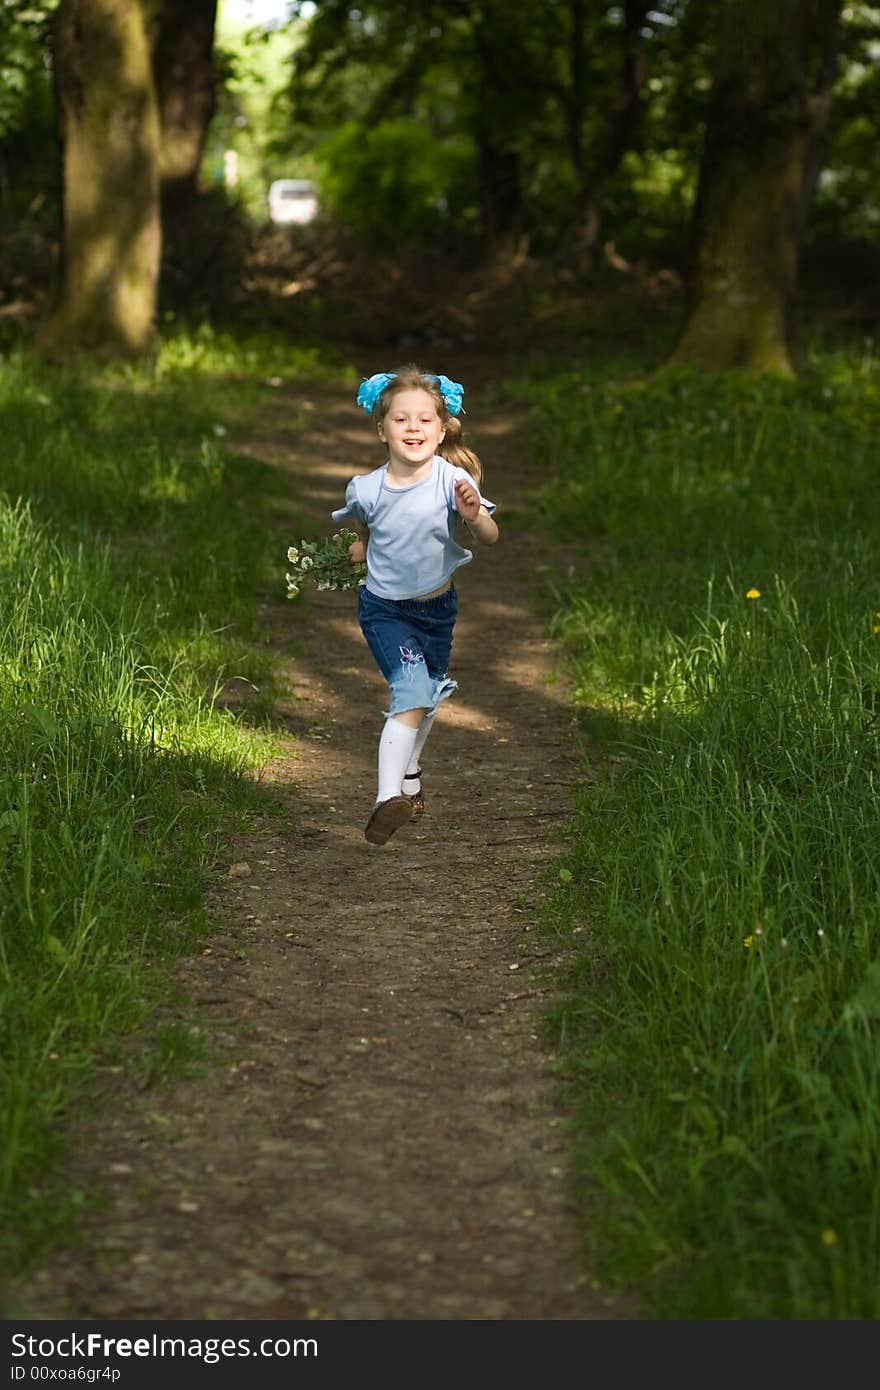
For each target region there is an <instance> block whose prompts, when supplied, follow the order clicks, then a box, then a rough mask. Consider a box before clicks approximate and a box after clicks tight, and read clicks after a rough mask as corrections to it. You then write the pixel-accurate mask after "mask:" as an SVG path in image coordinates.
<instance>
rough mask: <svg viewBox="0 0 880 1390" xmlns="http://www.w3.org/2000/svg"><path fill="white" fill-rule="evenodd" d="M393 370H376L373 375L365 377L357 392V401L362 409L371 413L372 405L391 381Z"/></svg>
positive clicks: (393, 374)
mask: <svg viewBox="0 0 880 1390" xmlns="http://www.w3.org/2000/svg"><path fill="white" fill-rule="evenodd" d="M395 375H396V373H395V372H376V373H375V375H373V376H368V377H366V378H365V379H364V380H363V381H362V382H361V385H360V390H359V391H358V393H357V403H358V405H362V406H363V408H364V410H366V411H367V412H368V413H369V414H372V412H373V407H374V406H375V404H376V402H377V400H378V399H379V397H380V396H381V394H382V392H383V391H384V390H385V387H386V386H387V385H388V383H389V381H393V380H394V377H395Z"/></svg>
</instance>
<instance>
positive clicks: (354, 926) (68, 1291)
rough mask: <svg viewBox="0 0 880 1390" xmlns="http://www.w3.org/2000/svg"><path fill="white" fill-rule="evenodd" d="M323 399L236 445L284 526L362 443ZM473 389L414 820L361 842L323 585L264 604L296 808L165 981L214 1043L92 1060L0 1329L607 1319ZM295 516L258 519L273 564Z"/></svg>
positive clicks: (555, 750)
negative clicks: (85, 1190) (590, 1251)
mask: <svg viewBox="0 0 880 1390" xmlns="http://www.w3.org/2000/svg"><path fill="white" fill-rule="evenodd" d="M457 369H458V364H457ZM459 375H460V376H461V378H462V379H463V380H465V381H466V382H467V383H468V385H469V391H471V387H472V382H471V379H470V378H469V377H468V376H466V375H465V369H464V367H463V366H462V367H461V368H460V370H459ZM351 394H352V392H351V390H350V388H347V387H339V386H337V387H335V388H333V389H331V388H329V387H328V388H321V389H320V390H315V391H313V392H312V393H311V394H310V395H309V396H308V397H307V399H303V398H302V397H299V396H295V395H294V394H293V393H291V394H290V395H289V396H285V395H284V394H283V393H281V392H276V393H274V394H273V395H272V398H271V402H270V404H269V406H268V407H267V411H266V413H265V415H264V417H263V421H262V424H261V430H260V435H259V437H254V438H252V439H251V440H249V441H248V447H249V448H252V449H253V450H254V451H256V452H259V453H260V455H261V457H264V458H270V459H271V460H273V461H274V462H275V463H276V464H277V466H278V467H281V468H285V469H289V470H290V473H291V499H292V502H293V501H295V498H296V495H297V493H301V495H302V496H304V498H305V506H306V507H307V509H308V512H309V521H308V522H307V523H306V525H307V527H309V528H310V529H311V530H312V533H324V532H325V530H326V529H327V528H328V526H329V524H330V523H329V520H328V513H329V511H330V508H331V507H332V506H336V505H339V499H340V498H341V495H342V489H343V485H344V482H345V481H346V479H347V478H348V477H349V476H350V475H351V473H353V472H355V471H357V470H358V469H359V468H365V469H366V468H368V467H372V466H375V464H376V463H377V462H379V461H381V460H380V459H379V458H378V456H377V452H376V446H375V445H373V444H372V442H371V439H370V433H369V426H368V424H367V422H366V421H365V417H364V416H363V414H362V412H360V411H358V410H357V408H356V407H355V406H354V405H352V404H348V401H349V398H350V396H351ZM472 395H473V398H474V401H475V404H474V407H473V411H472V413H473V415H474V417H475V421H476V418H477V416H478V414H479V424H478V425H477V424H476V423H475V426H474V431H473V438H474V441H475V442H476V444H477V446H478V448H479V450H480V452H481V454H482V455H483V457H484V460H485V463H486V468H487V481H486V491H487V493H488V495H489V496H490V497H492V498H493V500H495V501H497V502H498V504H499V512H498V519H499V523H500V525H501V527H502V540H501V543H500V544H499V545H498V546H496V547H494V548H493V549H492V550H488V551H478V552H477V554H476V556H475V560H474V563H473V564H472V565H470V566H468V567H466V568H465V569H464V570H463V571H461V572H460V573H461V580H460V584H459V590H460V618H459V623H458V626H457V629H456V636H455V643H454V647H453V662H452V674H453V675H454V676H455V677H456V678H457V679H458V681H459V684H460V690H459V692H458V693H457V694H456V695H455V696H454V697H453V699H452V700H450V701H449V702H448V703H447V704H446V705H445V706H444V708H443V710H442V712H441V714H440V717H439V720H438V727H437V728H436V729H435V731H434V733H433V735H432V738H431V741H430V743H429V744H428V747H427V749H426V754H425V758H424V760H423V764H424V767H425V789H426V798H427V811H426V814H425V816H424V818H423V820H422V821H420V822H416V823H415V824H414V825H413V826H411V827H406V828H405V829H404V830H403V831H401V832H399V833H398V834H397V835H396V836H395V837H394V838H393V839H392V840H391V841H390V843H389V844H388V845H387V846H385V847H384V848H381V849H378V848H375V847H373V846H371V845H369V844H367V842H366V841H365V840H364V838H363V824H364V821H365V819H366V816H367V813H368V811H369V807H370V805H371V803H372V799H373V796H374V787H375V782H374V767H375V750H376V742H377V738H378V733H379V731H380V727H381V711H382V709H383V707H384V685H383V682H382V680H381V677H380V676H379V675H378V673H377V672H376V671H375V669H374V668H373V666H372V662H371V659H370V658H369V655H368V653H367V651H366V647H365V645H364V643H363V639H362V637H361V635H360V632H359V630H358V628H357V624H356V620H355V616H354V596H353V595H352V594H335V593H333V594H316V595H315V596H314V598H313V599H312V600H311V601H310V602H309V605H308V607H307V608H305V609H304V608H302V607H299V608H297V607H296V606H294V605H291V604H289V603H287V602H286V601H284V600H283V599H277V600H276V599H270V600H268V601H267V605H266V610H265V616H266V618H267V620H268V622H269V623H270V625H271V628H272V630H273V632H274V633H275V636H276V638H277V641H278V643H279V644H280V645H281V646H282V648H283V650H285V651H286V652H287V653H288V654H289V659H288V672H289V679H290V686H291V696H290V699H289V700H288V701H287V702H286V703H285V704H283V705H282V706H281V707H279V709H278V711H277V713H278V716H279V719H281V720H282V722H284V723H285V724H286V726H287V727H288V728H289V730H290V731H291V732H293V733H295V735H296V743H295V744H294V745H293V751H292V754H291V756H287V757H284V758H282V759H279V760H278V761H276V762H275V763H274V764H273V766H272V767H271V769H270V770H269V774H268V776H269V777H270V778H271V779H272V780H273V781H274V783H275V784H276V786H277V788H278V789H279V790H280V791H281V792H282V794H288V793H289V795H290V797H291V799H292V805H293V808H294V811H295V817H296V819H295V826H294V830H293V833H292V834H291V835H289V836H282V835H281V834H280V833H278V831H277V830H274V829H273V830H272V831H267V832H265V833H254V834H252V835H249V836H247V837H243V838H241V839H240V840H239V841H238V842H237V843H236V844H235V845H234V847H233V852H232V855H231V860H232V861H235V862H238V863H246V864H247V865H248V866H249V868H250V873H249V874H248V875H247V876H243V877H229V876H228V874H227V873H226V871H225V869H224V870H223V871H221V872H218V875H217V880H216V883H215V884H214V886H213V888H212V893H211V898H212V906H213V912H214V916H215V919H216V923H217V928H216V936H215V937H214V938H213V939H212V940H211V941H210V942H209V943H207V945H206V947H205V950H204V952H203V953H202V954H200V955H199V956H197V957H195V958H193V959H190V960H188V961H187V962H186V963H185V965H184V968H183V969H182V970H181V976H182V982H183V984H184V985H185V987H186V989H187V990H188V991H189V992H190V994H191V995H192V998H193V999H194V1000H195V1001H196V1003H197V1004H198V1007H199V1010H200V1013H201V1015H202V1016H203V1017H204V1018H206V1019H207V1020H208V1021H209V1036H210V1040H211V1042H212V1044H213V1045H214V1047H215V1048H216V1049H217V1051H218V1052H219V1053H221V1054H222V1060H221V1061H220V1062H219V1064H217V1065H216V1066H213V1067H211V1068H209V1069H208V1070H207V1071H206V1073H205V1074H204V1075H203V1076H202V1077H200V1078H199V1079H198V1080H197V1081H195V1082H192V1081H190V1082H185V1081H180V1082H177V1083H175V1084H174V1085H172V1086H171V1087H168V1088H165V1089H163V1090H162V1091H159V1092H147V1093H142V1092H138V1091H137V1090H136V1089H135V1088H134V1087H132V1086H130V1084H129V1083H128V1082H126V1081H125V1080H124V1078H121V1077H117V1078H114V1079H113V1080H112V1083H111V1084H112V1090H110V1089H108V1094H107V1097H106V1101H105V1103H104V1104H103V1106H102V1108H101V1114H100V1117H96V1118H95V1119H94V1120H92V1121H89V1122H88V1125H87V1129H86V1132H85V1134H84V1135H83V1136H82V1139H81V1142H80V1143H79V1144H78V1156H77V1158H76V1161H75V1167H76V1170H77V1171H76V1175H75V1176H76V1180H78V1181H82V1182H83V1183H89V1184H91V1183H94V1182H97V1183H98V1184H99V1185H100V1186H101V1187H102V1188H103V1189H104V1190H105V1192H106V1194H107V1197H106V1210H105V1211H103V1212H102V1213H100V1214H97V1215H95V1216H92V1217H89V1218H88V1221H87V1223H86V1226H85V1238H84V1241H83V1244H82V1248H81V1249H79V1250H78V1251H75V1252H72V1253H66V1254H62V1255H60V1256H58V1257H56V1258H55V1259H54V1260H53V1262H52V1264H51V1265H50V1266H49V1267H47V1268H46V1269H44V1270H42V1271H40V1272H39V1273H38V1274H37V1275H36V1276H35V1277H34V1278H33V1279H31V1280H29V1281H28V1284H27V1286H26V1287H25V1288H23V1289H22V1290H21V1291H20V1305H19V1307H18V1308H17V1309H16V1310H15V1312H14V1314H13V1315H14V1316H16V1317H19V1316H20V1317H31V1318H51V1317H70V1316H74V1317H100V1318H138V1319H141V1318H143V1319H150V1318H153V1319H164V1318H174V1319H181V1318H194V1319H201V1318H206V1317H210V1318H285V1319H287V1318H291V1319H296V1318H317V1319H402V1318H407V1319H609V1318H614V1319H619V1318H631V1317H634V1316H637V1314H635V1313H634V1312H633V1311H632V1309H631V1308H627V1306H626V1303H625V1300H620V1301H614V1300H612V1299H610V1298H606V1296H605V1294H604V1291H602V1290H599V1289H596V1288H594V1287H593V1281H592V1280H591V1279H590V1276H589V1274H588V1273H587V1272H585V1271H584V1269H583V1268H582V1266H581V1265H580V1263H579V1258H578V1250H577V1231H576V1226H575V1222H574V1218H573V1216H572V1213H571V1211H570V1210H569V1207H568V1205H567V1195H566V1194H567V1175H566V1140H565V1134H564V1115H563V1114H562V1113H561V1112H560V1111H559V1110H558V1108H557V1107H556V1105H555V1103H554V1099H553V1086H552V1080H551V1078H550V1076H549V1075H548V1069H547V1062H548V1053H547V1045H546V1043H545V1042H544V1041H542V1038H541V1033H540V1014H541V1011H542V1009H543V1008H544V1007H545V1005H546V1002H547V998H548V995H547V992H546V991H547V988H548V986H547V973H548V968H552V964H553V961H552V959H550V958H548V947H547V943H546V941H544V940H541V939H537V937H536V930H535V926H534V905H535V903H536V901H537V899H538V897H539V896H540V894H541V892H542V891H543V889H542V887H541V872H542V866H543V865H544V864H546V862H547V861H548V859H549V858H552V856H553V855H554V853H555V852H556V843H555V838H554V837H555V835H556V832H557V830H558V828H559V826H560V825H561V823H562V819H563V818H564V816H565V814H566V812H567V808H568V804H569V795H570V786H571V783H572V781H573V779H574V777H575V775H576V759H575V748H574V731H573V727H572V723H571V716H570V714H569V712H568V709H567V705H566V692H565V684H564V681H563V680H560V679H558V678H557V676H558V673H557V653H556V652H555V651H554V649H553V646H552V645H551V644H550V643H549V642H548V641H547V639H546V637H545V634H544V632H543V630H542V625H541V622H540V620H539V619H537V618H536V617H535V616H534V613H533V611H532V607H531V601H530V595H529V591H528V576H529V570H530V563H531V561H532V560H533V559H534V545H535V544H537V543H536V542H534V541H533V540H530V539H529V538H528V536H526V535H523V534H519V533H518V532H515V529H514V527H513V525H511V522H512V521H513V520H514V519H515V517H516V516H517V515H518V514H519V515H520V516H521V515H522V513H521V503H520V498H521V495H522V489H523V487H524V485H526V484H528V483H532V484H533V483H536V482H537V481H539V479H538V476H537V472H536V471H535V474H534V476H532V477H529V476H528V472H527V468H526V464H527V463H528V460H527V459H526V458H525V455H524V454H522V455H519V454H518V453H517V451H516V448H515V444H516V435H515V433H514V431H513V430H512V428H511V423H510V422H509V421H507V420H506V419H505V418H504V417H503V416H501V415H500V414H499V415H498V416H497V417H493V416H491V415H490V414H488V413H487V412H486V411H479V410H478V393H477V391H476V390H473V391H472ZM304 422H305V423H304ZM533 467H535V466H534V465H533ZM505 523H507V525H506V526H505ZM299 535H300V527H299V524H298V523H295V524H294V523H291V521H290V520H289V519H286V518H284V517H279V537H280V540H281V541H283V545H282V544H280V545H279V555H281V556H282V557H283V553H284V549H283V547H284V546H286V544H288V543H290V542H293V541H297V540H298V539H299ZM281 563H282V567H283V559H282V562H281Z"/></svg>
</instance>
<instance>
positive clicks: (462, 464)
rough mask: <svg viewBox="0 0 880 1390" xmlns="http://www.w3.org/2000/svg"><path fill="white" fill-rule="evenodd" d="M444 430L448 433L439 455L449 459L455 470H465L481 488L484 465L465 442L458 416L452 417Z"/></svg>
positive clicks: (438, 450)
mask: <svg viewBox="0 0 880 1390" xmlns="http://www.w3.org/2000/svg"><path fill="white" fill-rule="evenodd" d="M444 428H445V430H446V433H445V435H444V436H443V438H442V439H441V441H440V445H439V448H438V449H437V453H438V454H439V455H440V457H441V458H444V459H447V460H448V462H449V463H451V464H452V465H453V467H454V468H464V469H465V471H466V472H468V473H470V475H471V477H472V478H473V480H474V482H475V483H476V484H477V487H479V486H480V484H481V483H482V481H483V465H482V464H481V463H480V460H479V459H478V458H477V455H476V454H475V453H474V451H473V449H469V448H468V446H467V445H466V444H465V443H464V442H463V440H462V433H461V421H460V420H459V418H458V416H457V415H450V416H449V418H448V420H447V421H446V423H445V426H444Z"/></svg>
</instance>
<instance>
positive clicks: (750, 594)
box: [746, 589, 761, 598]
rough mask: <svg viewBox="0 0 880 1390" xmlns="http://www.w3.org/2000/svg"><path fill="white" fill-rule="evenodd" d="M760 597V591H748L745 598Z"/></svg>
mask: <svg viewBox="0 0 880 1390" xmlns="http://www.w3.org/2000/svg"><path fill="white" fill-rule="evenodd" d="M760 597H761V590H760V589H749V591H748V593H747V594H746V598H760Z"/></svg>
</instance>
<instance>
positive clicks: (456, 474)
mask: <svg viewBox="0 0 880 1390" xmlns="http://www.w3.org/2000/svg"><path fill="white" fill-rule="evenodd" d="M459 478H464V480H465V482H468V483H472V484H473V486H474V487H475V488H476V489H477V492H480V489H479V487H478V486H477V483H476V482H475V480H474V479H473V478H472V477H471V475H470V473H469V472H468V471H467V469H466V468H450V470H449V473H448V475H447V479H448V481H447V499H448V502H449V509H450V511H453V512H457V511H458V507H457V506H456V504H455V484H456V483H457V482H458V480H459ZM480 506H482V507H485V508H486V511H487V512H488V513H489V515H490V516H491V515H492V513H493V512H494V511H495V510H496V508H495V503H494V502H490V501H489V499H488V497H484V496H483V494H482V492H480Z"/></svg>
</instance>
